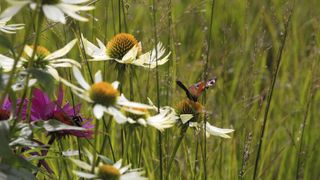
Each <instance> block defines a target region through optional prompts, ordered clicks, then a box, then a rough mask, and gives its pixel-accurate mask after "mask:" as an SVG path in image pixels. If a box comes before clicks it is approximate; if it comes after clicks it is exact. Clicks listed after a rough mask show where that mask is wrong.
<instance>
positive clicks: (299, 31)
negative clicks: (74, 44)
mask: <svg viewBox="0 0 320 180" xmlns="http://www.w3.org/2000/svg"><path fill="white" fill-rule="evenodd" d="M94 6H95V7H96V8H95V10H93V11H92V12H90V13H89V14H88V15H87V16H89V17H90V18H89V19H90V21H89V22H86V23H83V22H74V21H68V22H67V25H62V24H58V23H51V22H48V21H47V20H44V22H43V24H42V31H41V32H39V33H40V35H39V36H37V35H36V33H35V29H36V28H35V27H36V25H37V24H36V21H35V20H34V19H32V18H31V17H32V16H33V12H31V11H28V10H27V9H24V10H23V12H20V14H18V15H17V16H15V17H14V21H15V22H23V23H25V24H26V27H25V29H27V27H31V31H32V32H33V33H29V34H27V37H28V42H27V44H32V43H33V42H34V41H35V39H34V38H35V37H39V45H42V46H45V47H47V48H48V49H49V50H50V49H51V50H55V49H58V48H61V47H62V46H63V45H64V44H66V43H67V42H69V41H70V40H72V39H74V38H79V39H80V37H81V33H82V34H83V35H84V36H85V37H86V38H87V39H88V40H89V41H91V42H95V39H96V38H99V39H101V40H103V42H107V41H108V40H109V39H111V38H112V37H113V36H114V35H115V34H117V33H119V32H127V33H131V34H133V35H134V36H135V37H136V38H137V39H139V40H140V41H141V42H142V45H143V48H144V49H151V48H152V47H154V46H155V44H156V43H157V42H159V41H161V42H163V44H164V45H165V47H166V49H168V50H170V51H171V56H170V60H169V62H168V63H167V64H165V65H163V66H159V67H157V68H156V69H155V70H148V69H143V68H140V67H134V66H130V67H129V68H127V69H126V70H125V71H123V72H121V73H119V72H117V70H116V67H115V64H114V63H110V62H95V63H92V62H88V61H87V60H88V59H89V57H87V55H86V53H85V52H84V49H83V48H82V45H81V41H80V43H79V44H78V48H74V49H73V50H72V51H71V53H69V55H70V57H72V58H73V59H76V60H78V61H79V62H81V65H82V72H83V74H84V75H85V78H86V79H87V80H88V82H90V81H91V78H92V76H93V75H94V73H95V72H96V71H98V70H101V71H102V72H103V73H102V74H103V78H104V79H105V80H107V81H109V82H113V81H114V80H119V81H120V82H121V83H122V85H121V90H122V92H124V93H125V94H126V95H127V96H128V97H130V100H135V101H138V102H144V103H148V101H147V97H149V98H150V99H151V100H152V101H153V102H154V103H155V104H156V105H157V106H165V105H169V106H172V107H176V106H177V104H178V103H179V101H180V100H182V99H184V98H186V97H185V93H184V92H183V91H182V90H181V89H179V87H177V86H176V84H175V81H176V80H181V81H182V82H184V83H185V84H187V85H191V84H193V83H195V82H198V81H200V80H203V79H205V80H207V79H209V78H210V77H213V76H216V77H217V84H216V86H215V87H214V88H211V89H208V91H207V92H206V93H205V94H203V95H202V99H201V100H200V102H202V103H203V104H204V106H205V109H206V110H207V111H206V118H205V120H206V121H208V122H210V123H212V124H214V125H216V126H218V127H223V128H233V129H234V130H235V132H234V133H233V134H232V138H231V139H222V138H219V137H214V136H211V137H210V138H205V136H204V135H205V134H204V133H203V132H200V133H196V132H195V131H193V130H191V129H188V131H187V132H186V134H185V136H184V138H183V139H182V142H181V144H180V146H179V149H178V150H177V153H176V155H175V158H174V160H173V165H172V169H171V170H170V173H167V172H169V170H168V169H167V168H168V163H169V159H170V157H171V154H172V152H173V149H174V145H175V143H176V142H177V140H178V139H179V136H180V127H178V126H177V127H173V128H170V129H167V130H165V131H164V132H163V133H160V132H159V131H157V130H155V129H151V128H145V127H140V126H123V125H118V124H116V123H115V122H114V121H113V120H112V118H110V117H109V116H108V115H105V117H104V119H103V121H99V122H98V121H95V124H96V125H97V124H99V126H98V128H97V131H96V133H97V134H98V136H96V137H97V138H95V139H80V138H75V137H68V138H64V139H62V140H60V141H59V142H57V141H56V142H55V143H54V144H53V145H52V146H51V148H50V151H49V153H48V155H47V156H46V158H45V159H46V161H47V162H48V163H49V165H50V167H52V169H53V170H54V174H53V175H48V174H47V173H46V172H45V170H44V169H41V171H40V172H39V173H38V174H37V177H38V178H39V179H48V178H49V179H51V178H53V179H77V177H76V176H75V175H74V174H73V173H72V170H74V169H77V167H76V166H75V165H74V164H73V163H72V162H71V161H70V160H69V159H68V158H66V157H64V156H62V155H61V153H60V152H61V151H65V150H68V149H72V150H77V149H80V150H81V151H84V149H89V150H90V152H92V153H94V152H97V153H99V154H103V155H105V156H107V157H109V158H110V159H111V160H113V161H116V160H118V159H121V158H122V159H123V162H125V163H126V164H129V163H131V164H132V167H133V168H140V167H142V168H143V170H144V171H145V172H146V176H147V177H149V179H319V178H320V172H319V168H320V158H319V153H320V152H319V151H320V149H319V146H318V143H319V141H320V133H319V132H318V129H317V128H320V123H319V120H318V119H319V117H320V111H319V107H320V94H319V93H318V88H319V85H320V79H319V77H320V71H319V60H320V59H319V46H320V39H319V36H318V35H319V33H320V23H319V21H320V10H319V8H317V7H319V6H320V2H319V1H317V0H309V1H308V2H304V1H295V2H294V1H293V0H291V1H290V0H272V1H253V0H231V1H221V0H214V1H203V0H201V1H199V0H175V1H172V0H163V1H156V0H152V1H151V0H150V1H146V0H139V1H138V0H128V1H120V0H119V1H116V0H98V1H96V2H95V3H94ZM6 7H7V3H6V2H5V1H1V2H0V8H1V10H3V9H5V8H6ZM289 17H291V18H290V19H289ZM286 23H288V25H286ZM24 33H25V30H21V31H18V32H17V34H15V35H8V37H9V38H10V41H11V42H12V44H14V46H15V47H16V49H17V50H21V47H23V44H24V43H23V40H24ZM21 44H22V46H21ZM0 52H1V53H2V54H6V53H7V54H8V50H7V49H5V48H1V51H0ZM279 54H281V55H279ZM278 63H279V64H278ZM275 72H277V73H275ZM59 73H60V74H61V76H63V77H65V78H67V79H69V80H70V81H72V82H75V81H74V79H73V78H74V77H73V76H72V73H71V71H70V70H62V71H59ZM56 87H58V86H56ZM56 89H57V88H56ZM65 93H66V99H68V100H69V101H72V103H79V102H82V104H83V105H82V106H83V107H82V112H81V113H82V114H84V115H86V116H89V117H90V116H91V117H92V116H93V115H92V111H91V110H90V108H91V107H90V105H88V104H86V103H84V102H83V101H82V100H81V99H80V98H78V97H77V96H75V95H74V94H73V93H72V92H71V91H69V90H68V88H67V87H65ZM270 93H272V97H270ZM22 95H23V93H21V92H19V93H17V97H21V96H22ZM26 95H27V94H26ZM27 96H28V95H27ZM262 131H264V132H263V135H261V133H262ZM35 137H36V138H38V139H39V140H40V141H42V142H48V137H47V136H46V135H45V134H35ZM260 140H261V141H260ZM80 158H81V159H85V158H86V157H80ZM97 161H100V160H97ZM33 163H34V164H36V163H37V161H36V160H34V161H33Z"/></svg>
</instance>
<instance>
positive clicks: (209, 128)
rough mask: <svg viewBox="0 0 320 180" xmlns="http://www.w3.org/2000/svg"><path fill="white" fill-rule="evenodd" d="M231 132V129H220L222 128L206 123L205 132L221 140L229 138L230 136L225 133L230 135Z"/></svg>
mask: <svg viewBox="0 0 320 180" xmlns="http://www.w3.org/2000/svg"><path fill="white" fill-rule="evenodd" d="M233 131H234V130H233V129H222V128H218V127H215V126H212V125H211V124H209V123H208V122H207V124H206V132H208V133H209V134H210V135H214V136H220V137H223V138H230V136H228V135H227V134H226V133H231V132H233Z"/></svg>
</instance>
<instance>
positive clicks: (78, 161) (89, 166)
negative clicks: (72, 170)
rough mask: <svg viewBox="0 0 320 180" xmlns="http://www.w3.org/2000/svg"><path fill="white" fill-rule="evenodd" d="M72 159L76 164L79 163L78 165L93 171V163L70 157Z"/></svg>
mask: <svg viewBox="0 0 320 180" xmlns="http://www.w3.org/2000/svg"><path fill="white" fill-rule="evenodd" d="M70 160H71V161H72V162H73V163H74V164H75V165H77V166H78V167H80V168H82V169H85V170H88V171H91V165H90V164H88V163H86V162H84V161H80V160H78V159H73V158H70Z"/></svg>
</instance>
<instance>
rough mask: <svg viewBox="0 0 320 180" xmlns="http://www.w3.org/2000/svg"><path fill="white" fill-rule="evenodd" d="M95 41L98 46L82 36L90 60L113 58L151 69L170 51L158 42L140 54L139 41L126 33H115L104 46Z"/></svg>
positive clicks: (164, 61) (119, 61) (162, 60)
mask: <svg viewBox="0 0 320 180" xmlns="http://www.w3.org/2000/svg"><path fill="white" fill-rule="evenodd" d="M97 42H98V46H99V47H97V46H95V45H94V44H92V43H91V42H89V41H88V40H87V39H85V38H83V44H84V48H85V51H86V53H87V54H88V55H89V56H91V57H92V58H93V59H91V61H107V60H115V61H117V62H118V63H122V64H133V65H136V66H142V67H145V68H150V69H153V68H155V67H156V65H157V64H158V66H160V65H163V64H165V63H166V62H167V61H168V60H169V56H170V53H171V52H169V53H168V54H165V51H166V49H165V48H164V47H163V45H162V43H161V42H159V43H158V45H157V47H156V48H154V49H153V50H152V51H149V52H147V53H144V54H142V47H141V42H138V41H137V40H136V38H135V37H134V36H133V35H131V34H127V33H120V34H117V35H115V36H114V37H113V38H112V39H111V40H110V41H109V42H108V44H107V45H106V46H105V45H104V44H103V43H102V42H101V41H100V40H99V39H97ZM156 52H157V55H156Z"/></svg>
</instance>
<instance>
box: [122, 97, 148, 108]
mask: <svg viewBox="0 0 320 180" xmlns="http://www.w3.org/2000/svg"><path fill="white" fill-rule="evenodd" d="M117 104H118V105H120V106H126V107H132V108H137V109H153V107H152V106H150V105H147V104H142V103H137V102H131V101H129V100H128V99H127V98H126V97H125V96H124V95H123V94H121V96H120V97H119V98H118V100H117Z"/></svg>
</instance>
